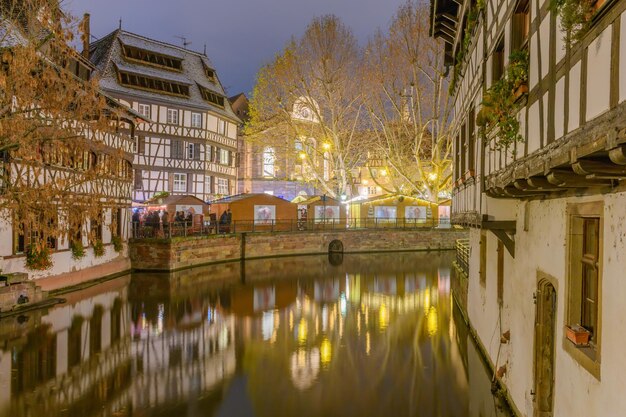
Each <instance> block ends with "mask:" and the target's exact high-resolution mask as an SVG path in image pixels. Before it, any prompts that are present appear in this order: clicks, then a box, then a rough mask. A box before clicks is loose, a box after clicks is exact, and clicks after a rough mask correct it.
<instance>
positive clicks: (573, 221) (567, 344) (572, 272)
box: [563, 201, 604, 379]
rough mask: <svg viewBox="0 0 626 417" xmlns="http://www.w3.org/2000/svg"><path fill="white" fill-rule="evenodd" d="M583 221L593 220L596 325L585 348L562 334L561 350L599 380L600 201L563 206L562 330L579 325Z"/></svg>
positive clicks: (600, 346) (601, 224) (601, 234)
mask: <svg viewBox="0 0 626 417" xmlns="http://www.w3.org/2000/svg"><path fill="white" fill-rule="evenodd" d="M585 219H596V220H597V223H598V225H597V234H596V244H597V263H596V265H595V268H596V271H597V286H596V296H597V303H596V320H595V322H596V325H595V328H594V329H593V334H592V336H591V338H590V340H591V343H590V344H589V346H577V345H574V344H573V343H572V342H571V341H570V340H568V339H567V337H566V335H565V331H564V332H563V348H564V350H565V351H566V352H568V353H569V355H570V356H571V357H572V358H573V359H574V360H576V361H577V362H578V363H579V364H580V365H581V366H582V367H583V368H585V369H586V370H587V371H588V372H589V373H590V374H591V375H593V376H594V377H595V378H597V379H600V365H601V350H602V260H603V242H602V240H603V229H604V204H603V202H602V201H594V202H588V203H575V204H568V206H567V245H566V248H567V252H566V256H567V258H566V261H567V265H566V267H567V269H566V295H565V300H566V301H565V317H564V326H571V325H575V324H581V323H580V321H581V314H582V304H583V300H582V297H583V294H582V279H583V278H582V271H583V255H584V253H583V250H584V245H583V240H584V237H585V233H584V230H583V224H584V223H585Z"/></svg>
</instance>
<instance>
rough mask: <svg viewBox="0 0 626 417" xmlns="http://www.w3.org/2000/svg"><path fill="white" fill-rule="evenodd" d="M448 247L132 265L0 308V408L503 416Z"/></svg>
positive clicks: (23, 411)
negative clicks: (460, 301)
mask: <svg viewBox="0 0 626 417" xmlns="http://www.w3.org/2000/svg"><path fill="white" fill-rule="evenodd" d="M452 256H453V254H452V253H449V252H441V253H393V254H367V255H345V256H341V255H333V256H330V257H329V256H307V257H290V258H277V259H269V260H256V261H248V262H246V263H245V264H242V263H226V264H220V265H212V266H207V267H201V268H195V269H190V270H186V271H181V272H177V273H173V274H156V273H153V274H147V273H143V274H133V275H132V276H130V275H129V276H125V277H121V278H118V279H115V280H110V281H107V282H104V283H102V284H99V285H97V286H93V287H90V288H88V289H85V290H81V291H77V292H73V293H69V294H65V295H64V297H66V298H67V302H66V303H65V304H62V305H58V306H56V307H54V308H52V309H49V310H47V311H46V310H40V311H36V312H32V313H29V314H24V315H22V316H19V317H10V318H6V319H2V320H0V417H4V416H7V417H8V416H12V417H18V416H29V417H43V416H45V417H53V416H81V417H82V416H85V417H86V416H119V417H123V416H146V417H147V416H163V417H166V416H168V417H169V416H173V417H183V416H189V417H199V416H220V417H221V416H224V417H238V416H258V417H266V416H267V417H270V416H272V417H273V416H298V417H307V416H342V417H343V416H359V417H361V416H362V417H367V416H394V417H395V416H442V417H443V416H450V417H464V416H471V417H491V416H493V417H504V416H508V414H506V413H505V411H503V409H502V407H501V406H500V405H499V402H498V401H497V400H496V399H495V398H494V397H493V396H492V395H491V377H490V375H489V374H488V371H487V370H486V368H485V366H484V365H483V363H482V362H481V359H480V356H479V354H478V353H477V351H476V349H475V347H474V345H473V343H472V341H471V338H470V337H469V335H468V329H467V328H466V327H465V324H464V323H463V320H462V318H461V315H460V313H459V311H458V309H457V307H456V306H455V304H454V302H453V299H452V296H451V290H450V288H451V280H453V279H454V276H453V267H452V260H453V258H452Z"/></svg>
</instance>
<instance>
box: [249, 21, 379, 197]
mask: <svg viewBox="0 0 626 417" xmlns="http://www.w3.org/2000/svg"><path fill="white" fill-rule="evenodd" d="M359 63H360V49H359V47H358V45H357V42H356V40H355V38H354V35H353V34H352V32H351V31H350V29H348V28H347V27H346V26H345V25H344V24H343V23H342V22H341V21H340V20H339V19H338V18H337V17H335V16H324V17H320V18H316V19H314V20H313V21H312V22H311V24H310V25H309V26H308V27H307V30H306V31H305V33H304V35H303V36H302V38H300V39H292V40H291V42H289V44H288V45H287V46H286V47H285V48H284V50H283V51H282V52H281V53H280V54H279V55H278V56H276V58H275V59H274V60H273V62H271V63H270V64H269V65H266V66H265V67H264V68H262V69H261V71H260V73H259V75H258V79H257V84H256V86H255V88H254V93H253V96H252V99H251V102H250V115H251V120H250V123H249V124H248V126H247V129H246V132H247V135H248V140H252V141H255V142H257V143H263V144H264V145H267V146H271V147H272V148H273V149H275V151H276V153H277V158H288V159H291V160H292V161H293V165H292V169H294V170H296V171H298V169H299V170H300V174H301V175H300V176H299V177H300V178H301V179H302V180H303V181H308V182H310V183H312V184H314V185H315V186H316V187H317V188H318V189H320V190H321V191H322V192H324V193H326V194H328V195H330V196H333V197H338V196H341V195H347V196H349V195H352V188H353V187H352V186H353V173H354V170H355V169H356V168H357V167H358V166H359V165H361V164H362V163H363V160H364V157H365V154H366V148H367V147H366V146H365V144H364V143H363V141H364V140H365V138H367V135H363V126H364V124H365V119H366V113H365V111H364V109H363V108H362V106H361V99H362V89H361V88H360V86H359V85H358V83H357V82H355V81H356V80H355V75H356V74H357V73H358V66H359Z"/></svg>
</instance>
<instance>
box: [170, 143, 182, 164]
mask: <svg viewBox="0 0 626 417" xmlns="http://www.w3.org/2000/svg"><path fill="white" fill-rule="evenodd" d="M170 157H171V158H174V159H183V158H184V157H185V153H184V150H183V141H181V140H176V139H172V143H171V149H170Z"/></svg>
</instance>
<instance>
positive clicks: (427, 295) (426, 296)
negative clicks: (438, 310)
mask: <svg viewBox="0 0 626 417" xmlns="http://www.w3.org/2000/svg"><path fill="white" fill-rule="evenodd" d="M428 309H430V288H426V289H425V290H424V314H427V313H428Z"/></svg>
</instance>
